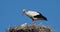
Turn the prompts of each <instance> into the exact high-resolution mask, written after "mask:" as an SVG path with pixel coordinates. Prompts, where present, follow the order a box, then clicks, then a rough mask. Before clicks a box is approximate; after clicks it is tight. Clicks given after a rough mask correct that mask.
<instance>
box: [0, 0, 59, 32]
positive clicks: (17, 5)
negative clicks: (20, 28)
mask: <svg viewBox="0 0 60 32" xmlns="http://www.w3.org/2000/svg"><path fill="white" fill-rule="evenodd" d="M59 4H60V3H59V1H58V0H0V32H5V30H6V29H7V28H8V27H9V25H10V26H16V25H21V24H23V23H28V24H30V23H31V21H32V20H31V19H30V18H28V17H27V16H25V15H22V9H27V10H35V11H39V12H41V13H42V14H43V15H44V16H46V17H47V18H48V21H41V20H39V21H37V24H39V23H41V22H42V24H44V25H46V26H50V27H51V28H52V29H54V31H55V32H60V14H59V13H60V11H59V10H60V5H59Z"/></svg>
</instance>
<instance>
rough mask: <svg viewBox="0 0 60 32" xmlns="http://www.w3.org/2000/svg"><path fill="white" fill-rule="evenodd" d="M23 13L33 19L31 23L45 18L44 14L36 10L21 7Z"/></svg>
mask: <svg viewBox="0 0 60 32" xmlns="http://www.w3.org/2000/svg"><path fill="white" fill-rule="evenodd" d="M23 14H25V15H27V16H28V17H30V18H31V19H32V20H33V21H32V24H35V21H36V20H47V18H46V17H45V16H43V15H42V14H41V13H39V12H36V11H26V10H25V9H23Z"/></svg>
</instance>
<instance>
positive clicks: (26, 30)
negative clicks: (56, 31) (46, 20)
mask: <svg viewBox="0 0 60 32" xmlns="http://www.w3.org/2000/svg"><path fill="white" fill-rule="evenodd" d="M7 32H52V30H51V29H50V28H49V27H46V26H43V25H38V26H36V25H27V24H23V25H20V26H16V27H10V28H9V29H8V31H7Z"/></svg>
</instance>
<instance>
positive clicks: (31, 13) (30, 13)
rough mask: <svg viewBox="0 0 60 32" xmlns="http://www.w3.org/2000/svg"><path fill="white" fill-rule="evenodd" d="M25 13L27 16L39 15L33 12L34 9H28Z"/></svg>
mask: <svg viewBox="0 0 60 32" xmlns="http://www.w3.org/2000/svg"><path fill="white" fill-rule="evenodd" d="M26 14H27V15H29V16H36V15H39V13H37V12H35V11H28V12H26Z"/></svg>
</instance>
